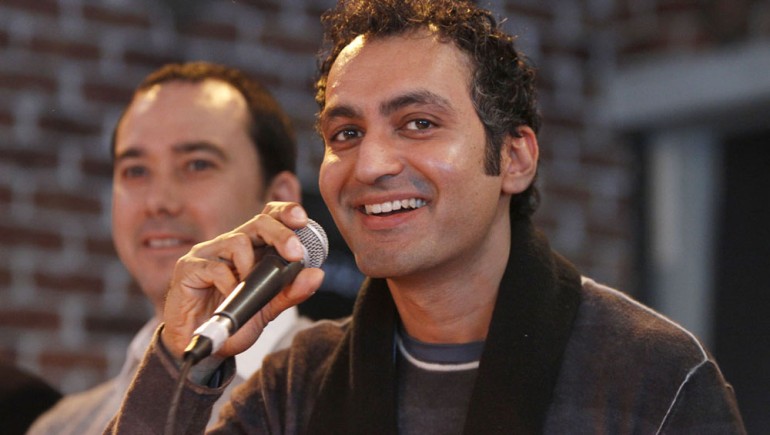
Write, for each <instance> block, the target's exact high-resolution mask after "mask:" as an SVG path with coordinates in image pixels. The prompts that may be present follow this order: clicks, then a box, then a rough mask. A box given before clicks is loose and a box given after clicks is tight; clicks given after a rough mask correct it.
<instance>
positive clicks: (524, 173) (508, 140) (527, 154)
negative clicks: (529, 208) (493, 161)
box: [500, 126, 540, 195]
mask: <svg viewBox="0 0 770 435" xmlns="http://www.w3.org/2000/svg"><path fill="white" fill-rule="evenodd" d="M518 131H519V136H520V137H515V136H513V135H510V134H509V135H507V136H506V137H505V140H504V141H503V146H502V147H501V149H500V153H501V154H502V155H501V157H502V159H501V161H500V163H501V166H500V170H501V175H502V176H503V187H502V188H503V192H504V193H508V194H511V195H515V194H518V193H521V192H523V191H525V190H526V189H527V187H529V185H530V184H532V181H533V180H534V179H535V175H536V174H537V164H538V161H539V157H540V147H539V146H538V144H537V135H536V134H535V132H534V131H533V130H532V129H531V128H530V127H527V126H523V127H519V129H518Z"/></svg>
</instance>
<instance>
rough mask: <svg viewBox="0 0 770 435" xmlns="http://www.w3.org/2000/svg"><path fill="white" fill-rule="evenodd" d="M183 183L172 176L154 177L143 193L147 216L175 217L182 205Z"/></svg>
mask: <svg viewBox="0 0 770 435" xmlns="http://www.w3.org/2000/svg"><path fill="white" fill-rule="evenodd" d="M183 192H184V185H183V181H182V180H179V179H177V177H175V176H174V175H164V176H156V177H155V178H154V179H153V181H152V183H150V186H149V188H148V189H147V190H146V191H145V195H146V196H145V202H146V208H147V214H149V215H151V216H176V215H178V214H179V213H180V212H181V211H182V208H183V205H184V196H183Z"/></svg>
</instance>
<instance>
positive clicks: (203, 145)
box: [172, 141, 227, 160]
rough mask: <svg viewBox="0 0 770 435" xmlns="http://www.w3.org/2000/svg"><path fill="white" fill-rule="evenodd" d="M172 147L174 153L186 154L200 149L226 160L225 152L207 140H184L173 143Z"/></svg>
mask: <svg viewBox="0 0 770 435" xmlns="http://www.w3.org/2000/svg"><path fill="white" fill-rule="evenodd" d="M172 149H173V150H174V153H175V154H188V153H193V152H198V151H202V152H206V153H210V154H214V155H216V156H217V157H219V158H220V159H222V160H227V154H225V152H224V151H223V150H222V148H221V147H219V146H217V145H214V144H213V143H211V142H207V141H199V142H185V143H181V144H177V145H174V146H173V147H172Z"/></svg>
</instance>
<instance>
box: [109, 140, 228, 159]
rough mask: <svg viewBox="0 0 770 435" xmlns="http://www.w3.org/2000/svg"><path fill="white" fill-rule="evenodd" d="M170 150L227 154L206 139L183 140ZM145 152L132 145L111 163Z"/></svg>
mask: <svg viewBox="0 0 770 435" xmlns="http://www.w3.org/2000/svg"><path fill="white" fill-rule="evenodd" d="M172 150H173V152H174V153H175V154H189V153H193V152H198V151H202V152H206V153H210V154H213V155H215V156H217V157H219V158H220V159H222V160H226V159H227V154H225V152H224V151H222V148H221V147H218V146H216V145H214V144H213V143H211V142H206V141H199V142H185V143H181V144H177V145H174V146H173V147H172ZM146 154H147V152H146V151H145V150H144V149H143V148H142V147H141V146H133V147H130V148H127V149H126V150H124V151H121V152H120V153H118V154H116V155H115V159H114V161H113V163H119V162H121V161H123V160H128V159H138V158H141V157H143V156H145V155H146Z"/></svg>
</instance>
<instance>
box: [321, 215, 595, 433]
mask: <svg viewBox="0 0 770 435" xmlns="http://www.w3.org/2000/svg"><path fill="white" fill-rule="evenodd" d="M511 230H512V234H511V239H512V243H511V253H510V256H509V259H508V266H507V268H506V271H505V274H504V275H503V279H502V281H501V284H500V291H499V293H498V296H497V302H496V304H495V309H494V312H493V315H492V321H491V324H490V329H489V334H488V336H487V340H486V344H485V347H484V351H483V353H482V357H481V362H480V364H479V373H478V378H477V380H476V385H475V387H474V390H473V393H472V397H471V405H470V407H469V410H468V416H467V419H466V425H465V433H466V434H479V433H483V434H494V433H507V434H509V433H517V434H535V433H541V432H542V428H543V424H544V421H545V417H546V413H547V411H548V406H549V404H550V402H551V397H552V394H553V390H554V387H555V386H556V381H557V376H558V374H559V368H560V366H561V360H562V355H563V353H564V349H565V347H566V345H567V340H568V339H569V334H570V331H571V328H572V323H573V320H574V318H575V315H576V313H577V308H578V305H579V304H580V296H579V294H580V286H581V284H580V275H579V273H578V272H577V271H576V270H575V269H574V267H573V266H572V265H570V264H569V263H568V262H567V261H566V260H564V259H563V258H561V257H560V256H558V255H557V254H555V253H553V252H551V250H550V248H549V246H548V242H547V241H546V240H545V238H544V237H543V236H542V235H540V234H539V233H537V232H536V231H535V230H534V228H533V226H532V224H531V222H530V220H529V219H526V218H520V219H512V220H511ZM397 322H398V317H397V312H396V308H395V305H394V303H393V299H392V298H391V296H390V292H389V291H388V287H387V284H386V282H385V280H382V279H367V280H366V281H365V282H364V284H363V286H362V288H361V292H360V294H359V297H358V300H357V301H356V305H355V308H354V310H353V321H352V323H351V328H350V329H349V330H348V331H347V333H346V335H345V336H344V338H343V339H342V341H341V342H340V344H339V346H338V347H337V349H336V350H335V353H334V355H333V357H332V361H331V364H330V366H329V369H328V371H327V373H326V374H325V376H324V380H323V381H322V384H321V390H320V392H319V396H318V399H317V401H316V406H315V409H314V410H313V413H312V416H311V420H310V424H309V426H308V428H309V429H308V432H309V433H313V434H330V433H334V434H358V433H361V434H363V433H366V434H396V433H397V432H398V431H397V422H396V418H397V417H396V415H397V414H396V385H397V380H396V371H395V345H394V331H395V330H396V326H397Z"/></svg>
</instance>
